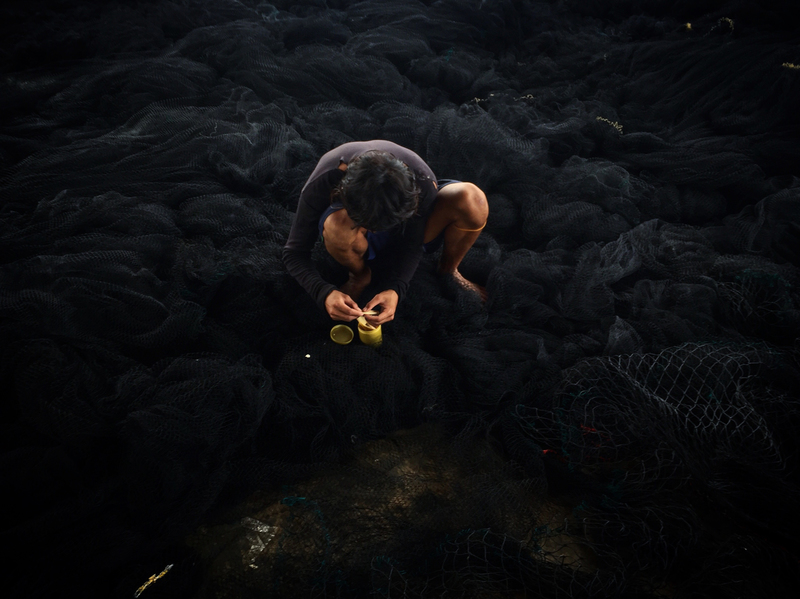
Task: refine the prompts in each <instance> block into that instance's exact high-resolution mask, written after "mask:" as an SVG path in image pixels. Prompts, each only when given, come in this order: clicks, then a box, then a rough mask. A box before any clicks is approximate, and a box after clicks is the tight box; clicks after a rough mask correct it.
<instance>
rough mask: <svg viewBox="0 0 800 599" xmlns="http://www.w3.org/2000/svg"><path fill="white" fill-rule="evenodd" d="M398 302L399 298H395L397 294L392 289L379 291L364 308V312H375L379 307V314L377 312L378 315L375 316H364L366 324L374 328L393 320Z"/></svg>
mask: <svg viewBox="0 0 800 599" xmlns="http://www.w3.org/2000/svg"><path fill="white" fill-rule="evenodd" d="M398 300H399V298H398V297H397V292H396V291H395V290H394V289H387V290H386V291H381V292H380V293H378V294H377V295H376V296H375V297H373V298H372V299H371V300H369V302H368V303H367V305H366V306H364V311H365V312H366V311H368V310H375V309H376V308H378V307H379V306H380V312H378V314H376V315H375V316H365V317H364V318H366V319H367V322H368V323H370V324H371V325H374V326H378V325H381V324H383V323H384V322H389V321H390V320H394V313H395V310H397V301H398Z"/></svg>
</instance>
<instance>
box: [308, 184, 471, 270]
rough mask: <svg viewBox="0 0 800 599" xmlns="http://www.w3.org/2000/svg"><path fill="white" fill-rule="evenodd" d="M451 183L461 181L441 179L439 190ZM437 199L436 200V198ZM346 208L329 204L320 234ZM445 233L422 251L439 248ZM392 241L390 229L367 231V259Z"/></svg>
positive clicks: (320, 222) (320, 220)
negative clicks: (336, 214) (333, 217)
mask: <svg viewBox="0 0 800 599" xmlns="http://www.w3.org/2000/svg"><path fill="white" fill-rule="evenodd" d="M451 183H461V181H459V180H457V179H439V180H438V185H439V191H441V190H442V189H444V188H445V187H447V186H448V185H450V184H451ZM434 201H435V200H434ZM342 208H344V206H342V205H341V204H340V203H338V202H337V203H334V204H331V205H330V206H328V207H327V208H326V209H325V212H323V213H322V216H320V217H319V235H320V237H322V230H323V228H324V226H325V221H326V220H327V218H328V217H329V216H330V215H331V214H333V213H334V212H336V211H337V210H341V209H342ZM443 238H444V235H442V234H441V233H440V234H439V235H438V236H437V237H436V238H435V239H431V240H430V241H429V242H428V243H426V244H424V245H423V246H422V251H424V252H425V253H426V254H431V253H433V252H435V251H436V250H438V249H439V246H440V245H442V240H443ZM391 241H392V234H391V232H390V231H377V232H374V231H367V245H368V250H367V260H374V259H375V257H376V256H377V255H378V254H380V253H381V251H382V250H383V249H384V248H386V247H387V246H388V245H389V244H390V243H391Z"/></svg>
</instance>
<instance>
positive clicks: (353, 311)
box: [325, 289, 377, 322]
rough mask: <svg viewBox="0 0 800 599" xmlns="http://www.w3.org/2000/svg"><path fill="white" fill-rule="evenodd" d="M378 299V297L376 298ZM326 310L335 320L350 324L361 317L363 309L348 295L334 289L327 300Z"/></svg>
mask: <svg viewBox="0 0 800 599" xmlns="http://www.w3.org/2000/svg"><path fill="white" fill-rule="evenodd" d="M376 297H377V296H376ZM325 310H327V311H328V315H329V316H330V317H331V318H333V320H343V321H344V322H350V321H351V320H354V319H356V318H358V317H359V316H361V308H359V307H358V304H357V303H355V302H354V301H353V298H351V297H350V296H349V295H347V294H346V293H342V292H341V291H339V290H338V289H334V290H333V291H331V292H330V293H329V294H328V297H326V298H325Z"/></svg>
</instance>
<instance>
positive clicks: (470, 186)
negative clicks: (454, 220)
mask: <svg viewBox="0 0 800 599" xmlns="http://www.w3.org/2000/svg"><path fill="white" fill-rule="evenodd" d="M458 195H459V198H458V202H457V205H458V212H459V216H460V218H459V219H458V220H459V221H460V222H461V225H460V226H462V227H463V228H468V229H477V228H478V227H483V225H485V224H486V220H487V219H488V218H489V202H487V201H486V194H485V193H483V190H481V188H480V187H478V186H477V185H475V184H474V183H464V184H463V186H462V187H461V189H459V194H458Z"/></svg>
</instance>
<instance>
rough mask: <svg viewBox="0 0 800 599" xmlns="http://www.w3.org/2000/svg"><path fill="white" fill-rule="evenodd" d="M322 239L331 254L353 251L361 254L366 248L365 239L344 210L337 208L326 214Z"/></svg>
mask: <svg viewBox="0 0 800 599" xmlns="http://www.w3.org/2000/svg"><path fill="white" fill-rule="evenodd" d="M322 240H323V242H324V244H325V249H326V250H327V251H328V253H329V254H330V255H331V256H334V257H335V256H336V255H338V254H341V253H343V252H344V253H350V252H355V253H356V254H359V255H360V254H363V253H364V252H365V251H366V249H367V247H366V246H367V239H366V237H365V236H364V234H363V233H362V232H361V231H360V229H359V227H356V226H355V223H354V222H353V219H351V218H350V216H348V214H347V211H346V210H337V211H336V212H332V213H331V214H329V215H328V218H326V219H325V222H324V223H323V224H322Z"/></svg>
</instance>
